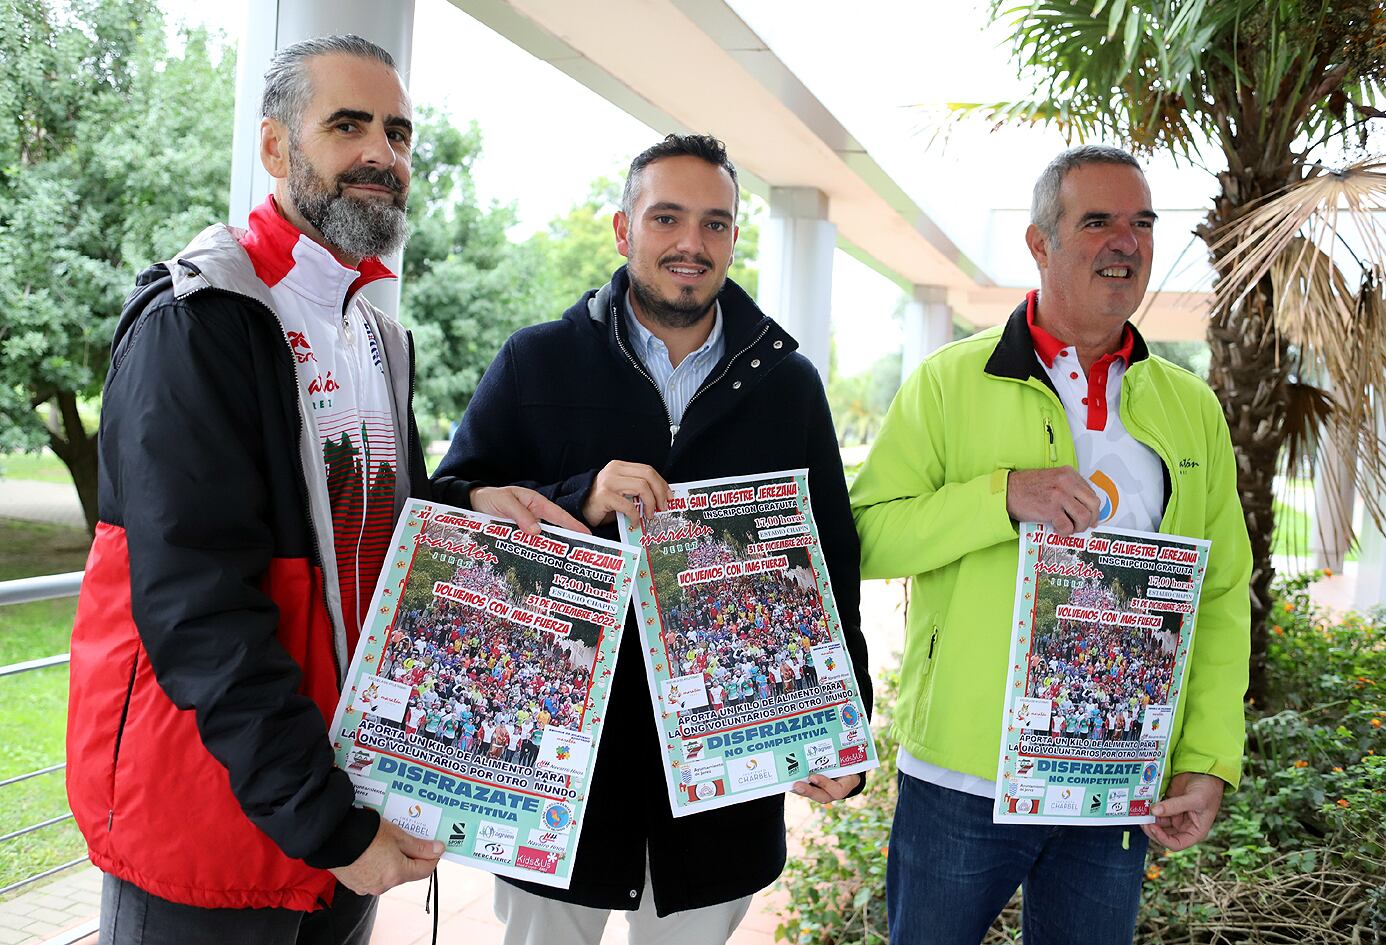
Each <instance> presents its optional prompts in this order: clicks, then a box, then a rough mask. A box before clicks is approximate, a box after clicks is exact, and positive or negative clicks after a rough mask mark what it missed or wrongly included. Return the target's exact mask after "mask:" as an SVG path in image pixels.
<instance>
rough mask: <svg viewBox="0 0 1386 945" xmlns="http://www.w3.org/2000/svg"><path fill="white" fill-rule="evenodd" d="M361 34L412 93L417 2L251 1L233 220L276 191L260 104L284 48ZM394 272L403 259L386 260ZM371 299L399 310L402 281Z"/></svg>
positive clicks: (241, 74)
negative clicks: (264, 150) (266, 159)
mask: <svg viewBox="0 0 1386 945" xmlns="http://www.w3.org/2000/svg"><path fill="white" fill-rule="evenodd" d="M341 33H355V34H356V35H357V36H361V37H364V38H365V39H368V40H370V41H371V42H373V43H375V44H376V45H378V46H380V47H381V48H383V49H384V50H385V51H386V52H388V53H389V54H390V55H391V56H393V57H394V60H395V67H396V68H397V69H398V70H399V74H400V76H402V77H403V79H404V85H405V88H408V87H409V64H410V59H411V55H412V52H413V47H414V0H250V3H249V4H248V11H247V21H246V29H245V34H244V39H243V40H242V43H241V47H240V49H239V50H238V52H237V58H236V119H235V120H236V124H235V130H234V134H233V137H232V142H231V199H230V209H229V212H228V213H227V220H228V221H229V222H230V223H231V225H232V226H245V223H246V220H247V219H249V217H250V211H251V210H254V209H255V208H256V207H258V206H259V205H260V204H261V203H262V202H263V201H264V199H265V196H266V195H267V194H268V193H269V192H270V188H271V184H270V176H269V174H267V173H266V172H265V169H264V167H262V166H261V164H260V98H261V95H262V94H263V93H264V88H265V78H264V77H265V69H266V68H268V67H269V62H270V58H271V57H272V56H273V55H274V51H275V50H276V49H283V48H284V47H285V46H291V45H293V44H294V43H296V42H299V41H300V40H304V39H311V38H313V37H316V36H331V35H334V34H341ZM384 263H385V265H387V266H389V267H390V269H391V270H393V271H394V272H399V271H400V269H401V265H402V263H403V260H402V258H401V257H400V255H399V254H396V255H394V256H391V257H389V258H387V259H385V260H384ZM365 293H366V296H367V297H368V298H369V299H370V300H371V301H372V302H374V303H375V304H376V305H378V306H380V307H381V308H382V309H384V310H385V311H387V312H389V313H391V314H395V313H396V312H398V311H399V281H398V280H383V281H380V282H375V283H373V284H371V285H370V286H368V287H367V288H366V290H365Z"/></svg>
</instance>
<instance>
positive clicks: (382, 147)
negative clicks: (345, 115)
mask: <svg viewBox="0 0 1386 945" xmlns="http://www.w3.org/2000/svg"><path fill="white" fill-rule="evenodd" d="M397 157H398V155H396V154H395V149H394V147H392V146H391V144H390V138H389V135H388V134H386V131H385V129H384V128H383V127H379V128H377V127H374V126H372V127H371V130H370V132H369V133H367V134H366V136H365V139H364V140H363V141H362V143H361V162H362V163H363V164H369V165H371V166H372V167H390V166H392V165H393V164H394V163H395V159H396V158H397Z"/></svg>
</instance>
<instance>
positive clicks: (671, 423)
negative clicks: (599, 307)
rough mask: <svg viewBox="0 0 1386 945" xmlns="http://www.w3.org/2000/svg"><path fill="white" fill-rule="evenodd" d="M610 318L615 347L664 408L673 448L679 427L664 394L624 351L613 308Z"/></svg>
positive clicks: (631, 356) (616, 313) (616, 315)
mask: <svg viewBox="0 0 1386 945" xmlns="http://www.w3.org/2000/svg"><path fill="white" fill-rule="evenodd" d="M611 317H612V319H613V322H612V328H613V329H614V330H615V332H616V347H618V348H620V349H621V353H622V354H624V355H625V356H626V358H627V360H629V361H630V366H631V367H633V368H635V370H637V371H638V372H640V376H641V377H643V378H644V379H645V380H647V381H649V382H650V386H651V387H653V388H654V392H655V396H656V397H658V398H659V405H660V406H661V407H663V408H664V419H665V421H666V422H667V423H668V424H669V445H670V446H673V445H674V437H676V436H678V433H679V425H678V424H676V423H674V415H673V413H671V412H670V410H669V402H668V401H667V400H665V399H664V392H663V391H661V390H660V389H659V385H658V384H656V383H655V382H654V378H652V377H650V375H649V374H648V373H647V372H646V371H645V368H644V367H642V366H641V364H640V362H639V361H637V360H636V359H635V357H634V356H633V355H632V354H631V353H630V352H629V351H627V350H626V343H625V342H624V341H622V340H621V323H620V313H619V312H617V311H616V309H615V308H614V307H613V308H612V309H611ZM691 402H692V401H690V403H691Z"/></svg>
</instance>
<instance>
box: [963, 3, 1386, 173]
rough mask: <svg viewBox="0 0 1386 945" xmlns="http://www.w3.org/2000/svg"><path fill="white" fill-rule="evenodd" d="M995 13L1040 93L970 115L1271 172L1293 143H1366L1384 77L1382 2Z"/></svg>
mask: <svg viewBox="0 0 1386 945" xmlns="http://www.w3.org/2000/svg"><path fill="white" fill-rule="evenodd" d="M992 15H993V17H996V18H1005V19H1007V20H1009V28H1010V31H1011V39H1012V42H1013V44H1014V53H1013V55H1014V58H1015V60H1016V62H1017V63H1018V64H1019V65H1020V67H1021V69H1022V71H1023V74H1024V75H1025V76H1026V77H1027V78H1030V79H1033V80H1034V81H1035V82H1036V87H1037V88H1036V95H1035V97H1034V98H1032V99H1024V100H1020V101H1015V102H999V103H992V104H987V105H976V104H974V105H965V106H955V108H957V109H958V110H959V111H960V112H961V113H965V114H979V115H981V116H982V117H985V118H987V119H988V120H991V121H997V122H1028V123H1047V124H1050V125H1053V126H1055V127H1057V128H1059V129H1060V130H1062V131H1064V132H1065V133H1066V134H1068V135H1069V136H1070V137H1073V138H1078V139H1080V140H1091V141H1100V140H1104V139H1113V138H1115V139H1119V140H1123V141H1129V142H1131V143H1132V145H1133V146H1135V147H1137V148H1140V149H1143V150H1146V151H1155V150H1168V151H1170V152H1172V153H1174V154H1175V155H1182V156H1185V157H1193V156H1195V155H1197V154H1198V153H1199V152H1200V149H1201V148H1202V146H1203V145H1205V144H1206V143H1207V142H1208V140H1209V139H1210V138H1211V139H1213V140H1215V141H1216V142H1217V144H1218V146H1219V147H1221V148H1222V149H1223V150H1224V151H1226V152H1227V153H1229V155H1237V154H1245V155H1246V156H1247V157H1252V158H1259V159H1260V160H1262V161H1265V162H1267V163H1268V164H1269V165H1272V166H1273V165H1275V164H1278V163H1279V162H1280V161H1282V160H1283V159H1284V158H1286V157H1288V156H1289V152H1290V149H1291V146H1292V145H1294V146H1295V150H1297V151H1299V152H1300V157H1301V158H1302V156H1303V153H1304V152H1307V151H1308V150H1310V148H1312V147H1314V146H1317V145H1319V144H1321V143H1323V142H1324V141H1327V140H1330V139H1332V138H1334V137H1335V136H1342V135H1344V134H1345V133H1346V132H1347V131H1349V130H1358V131H1362V133H1363V134H1364V135H1365V131H1364V129H1363V126H1362V124H1361V123H1362V122H1363V121H1364V120H1365V119H1366V118H1367V117H1369V116H1371V115H1373V114H1374V111H1373V109H1372V107H1371V103H1373V102H1374V101H1376V99H1377V98H1378V97H1379V95H1380V93H1381V91H1382V84H1381V80H1382V78H1383V76H1384V75H1386V43H1383V37H1386V14H1383V12H1382V8H1381V5H1380V4H1379V3H1376V2H1374V0H1347V2H1343V0H1284V2H1277V3H1265V2H1263V0H1220V2H1218V3H1209V2H1207V0H1130V2H1127V0H1110V2H1109V0H1097V2H1093V0H1033V2H1029V3H1021V4H1019V5H1012V4H1009V3H1007V2H1002V0H995V2H993V4H992ZM1297 141H1298V142H1304V141H1307V142H1308V143H1309V147H1307V148H1305V147H1300V146H1298V145H1296V144H1295V143H1296V142H1297ZM1241 170H1242V168H1241V167H1238V166H1236V165H1235V164H1234V166H1233V171H1234V173H1240V172H1241Z"/></svg>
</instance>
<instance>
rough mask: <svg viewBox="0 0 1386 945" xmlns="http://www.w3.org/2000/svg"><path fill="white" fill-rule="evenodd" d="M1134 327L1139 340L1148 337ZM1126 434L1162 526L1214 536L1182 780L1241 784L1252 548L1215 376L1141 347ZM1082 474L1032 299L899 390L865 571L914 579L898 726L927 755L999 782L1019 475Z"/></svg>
mask: <svg viewBox="0 0 1386 945" xmlns="http://www.w3.org/2000/svg"><path fill="white" fill-rule="evenodd" d="M1133 331H1134V329H1133ZM1120 412H1121V419H1122V422H1123V423H1124V424H1125V425H1126V429H1127V430H1128V431H1129V432H1130V433H1131V434H1132V435H1133V436H1135V437H1136V438H1137V439H1138V440H1140V441H1141V442H1142V443H1144V444H1146V445H1147V446H1149V447H1150V448H1151V449H1153V450H1154V451H1155V452H1156V453H1157V454H1158V455H1159V457H1160V459H1161V460H1162V461H1163V463H1164V467H1165V471H1166V478H1167V482H1166V494H1167V496H1168V504H1167V506H1166V508H1165V514H1164V518H1163V519H1162V520H1161V522H1160V531H1163V532H1168V533H1173V534H1177V535H1185V536H1189V537H1193V538H1206V539H1209V540H1210V541H1211V543H1212V544H1211V547H1210V549H1209V558H1208V573H1207V575H1206V577H1205V581H1204V586H1203V596H1202V599H1201V601H1200V604H1199V608H1198V619H1197V624H1196V628H1195V631H1194V641H1193V647H1192V649H1191V651H1190V655H1189V665H1188V670H1187V677H1186V682H1185V686H1184V691H1183V694H1182V695H1181V697H1180V699H1179V704H1178V709H1177V712H1176V714H1175V717H1174V728H1173V734H1172V736H1171V744H1170V759H1171V763H1170V764H1169V765H1168V766H1167V768H1166V772H1167V777H1168V775H1171V774H1178V773H1180V772H1185V771H1196V772H1205V773H1209V774H1213V775H1216V776H1217V777H1219V778H1221V779H1222V780H1224V781H1226V782H1227V783H1228V784H1229V785H1231V786H1232V787H1233V788H1235V787H1236V786H1237V782H1238V780H1239V778H1240V773H1241V760H1242V744H1243V738H1244V730H1243V715H1242V697H1243V694H1244V693H1245V691H1246V686H1247V663H1248V657H1249V651H1250V633H1249V628H1250V597H1249V592H1248V582H1249V578H1250V573H1251V549H1250V543H1249V542H1248V540H1247V532H1246V523H1245V521H1244V519H1243V516H1242V509H1241V504H1240V502H1239V501H1238V498H1237V487H1236V464H1235V461H1234V459H1233V455H1232V444H1231V440H1230V438H1229V436H1228V432H1227V424H1226V422H1225V420H1224V419H1223V414H1222V409H1221V407H1220V406H1219V404H1218V402H1217V399H1216V397H1214V395H1213V392H1212V391H1211V390H1210V389H1209V388H1208V386H1207V384H1205V383H1204V382H1203V381H1202V380H1201V379H1199V378H1198V377H1196V376H1195V375H1193V374H1191V373H1189V372H1188V371H1185V370H1183V369H1182V368H1179V367H1176V366H1174V365H1172V364H1170V363H1169V362H1168V361H1165V360H1163V359H1161V358H1158V357H1153V356H1151V355H1150V353H1149V350H1148V349H1147V347H1146V345H1145V342H1144V341H1143V340H1142V339H1141V338H1140V335H1139V334H1137V335H1136V336H1135V342H1134V348H1133V351H1132V356H1131V364H1130V366H1129V368H1128V369H1127V371H1126V374H1125V377H1124V378H1123V380H1122V386H1121V399H1120ZM1064 465H1068V466H1076V465H1077V460H1076V457H1075V455H1074V449H1073V436H1072V434H1071V433H1070V431H1069V427H1068V422H1067V420H1066V418H1065V414H1064V408H1063V405H1062V404H1061V403H1060V401H1059V398H1058V395H1057V394H1055V392H1054V390H1053V388H1052V387H1051V386H1050V385H1049V382H1048V378H1047V377H1046V376H1045V375H1044V372H1043V368H1042V367H1041V366H1040V364H1039V362H1038V360H1037V358H1036V356H1035V353H1034V345H1033V341H1032V340H1031V336H1030V329H1029V326H1028V324H1027V322H1026V319H1025V305H1023V304H1022V305H1021V306H1020V308H1018V309H1017V310H1016V312H1015V313H1014V314H1013V315H1012V316H1011V318H1010V320H1009V322H1008V323H1007V324H1006V325H1004V326H1001V327H997V328H992V329H988V330H986V331H983V332H980V333H978V334H976V335H973V336H972V337H970V338H967V339H964V340H962V341H958V342H955V343H953V344H951V345H948V346H947V347H944V348H942V349H940V350H938V351H936V352H934V353H933V354H932V355H930V356H929V357H928V358H926V359H925V361H924V363H923V364H922V365H921V366H920V367H919V369H918V370H917V371H916V372H915V373H914V374H913V375H912V376H911V377H910V379H909V380H908V381H906V382H905V384H904V385H903V386H902V387H901V388H900V392H899V393H898V394H896V396H895V400H894V402H893V403H892V404H891V406H890V410H889V412H888V413H887V414H886V419H885V423H884V425H883V426H882V427H881V432H880V435H879V436H878V437H877V438H876V442H875V444H874V445H873V446H872V448H871V452H870V454H869V455H868V457H867V459H866V463H865V465H864V466H863V467H862V470H861V474H860V475H859V476H858V477H857V479H856V482H855V483H854V484H853V486H852V490H851V497H852V510H853V514H854V516H855V518H856V523H857V530H858V532H859V533H860V535H861V550H862V561H861V572H862V577H863V578H868V579H869V578H894V577H905V576H908V577H910V578H911V586H910V608H909V619H908V625H907V629H906V636H905V653H904V661H903V663H902V665H901V672H900V699H899V703H898V704H897V706H896V710H895V723H894V733H895V735H896V736H897V737H898V738H899V740H900V743H901V744H902V745H903V746H904V747H905V748H906V749H908V750H909V752H910V753H911V754H913V755H914V756H915V757H917V758H921V759H923V760H924V761H927V762H930V763H932V764H936V765H941V766H943V767H945V768H950V769H952V770H955V771H963V772H966V773H968V774H974V775H979V776H981V777H985V778H995V777H996V767H997V758H998V756H999V754H1000V733H1001V726H1002V717H1003V690H1004V689H1005V685H1006V664H1007V662H1008V660H1009V655H1010V637H1009V627H1010V621H1011V611H1012V606H1013V604H1014V600H1015V582H1016V569H1017V566H1018V559H1019V550H1018V541H1019V538H1018V534H1017V531H1016V523H1015V522H1013V521H1012V520H1011V519H1010V517H1009V516H1008V515H1007V513H1006V477H1007V474H1008V472H1009V471H1010V470H1012V469H1034V468H1040V467H1047V466H1064Z"/></svg>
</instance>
